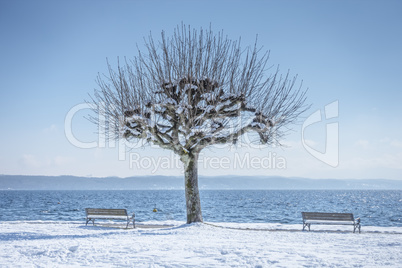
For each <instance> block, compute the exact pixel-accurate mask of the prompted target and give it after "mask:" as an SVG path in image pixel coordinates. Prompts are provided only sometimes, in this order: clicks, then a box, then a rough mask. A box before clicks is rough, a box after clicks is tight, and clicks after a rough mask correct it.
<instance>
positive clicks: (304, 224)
mask: <svg viewBox="0 0 402 268" xmlns="http://www.w3.org/2000/svg"><path fill="white" fill-rule="evenodd" d="M306 227H308V230H309V231H310V223H303V230H302V231H304V229H305V228H306Z"/></svg>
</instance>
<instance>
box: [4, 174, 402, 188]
mask: <svg viewBox="0 0 402 268" xmlns="http://www.w3.org/2000/svg"><path fill="white" fill-rule="evenodd" d="M199 188H200V190H402V180H389V179H308V178H285V177H275V176H271V177H269V176H267V177H262V176H255V177H247V176H216V177H207V176H200V177H199ZM183 189H184V181H183V177H180V176H138V177H129V178H118V177H102V178H101V177H78V176H28V175H0V190H183Z"/></svg>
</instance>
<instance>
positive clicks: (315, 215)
mask: <svg viewBox="0 0 402 268" xmlns="http://www.w3.org/2000/svg"><path fill="white" fill-rule="evenodd" d="M302 217H303V219H304V220H331V221H354V218H353V214H352V213H324V212H302Z"/></svg>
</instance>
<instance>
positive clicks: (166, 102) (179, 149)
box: [92, 25, 307, 223]
mask: <svg viewBox="0 0 402 268" xmlns="http://www.w3.org/2000/svg"><path fill="white" fill-rule="evenodd" d="M145 46H146V53H145V54H144V53H142V52H141V51H140V50H138V56H136V57H134V58H133V59H132V60H130V61H128V60H125V62H124V64H120V63H119V64H118V67H117V69H116V70H114V69H113V68H112V67H111V66H110V64H109V63H108V68H109V73H108V74H107V75H104V76H101V75H99V76H98V80H97V82H98V85H99V90H95V93H94V95H93V96H92V100H93V101H94V102H96V103H103V105H98V106H97V108H94V110H95V112H97V113H102V114H104V115H105V116H106V117H107V118H108V120H109V124H110V123H112V125H114V130H113V131H114V133H115V134H116V138H122V137H124V138H125V139H144V140H146V141H148V142H149V143H152V144H155V145H158V146H160V147H161V148H164V149H169V150H172V151H173V152H174V153H175V154H177V155H178V156H179V157H180V160H181V161H182V162H183V164H184V169H185V196H186V206H187V223H192V222H202V213H201V204H200V196H199V190H198V167H197V160H198V156H199V154H200V152H201V150H202V149H204V148H206V147H208V146H212V145H214V144H235V143H236V142H237V141H238V139H239V138H241V136H242V135H244V134H246V133H251V132H252V133H255V134H254V135H255V137H257V138H258V139H257V142H259V143H261V144H268V145H273V144H280V140H281V138H282V137H283V135H284V134H285V133H286V132H287V130H288V126H289V124H291V123H294V122H296V120H297V118H298V117H299V115H300V114H301V113H302V112H304V111H305V110H306V108H307V107H306V106H305V100H306V92H305V91H303V90H301V85H300V87H298V88H297V89H294V85H295V82H296V77H293V78H290V77H289V73H287V74H286V75H284V76H282V75H280V74H279V72H278V69H276V70H274V72H273V73H272V74H270V75H266V71H267V70H268V69H270V68H268V66H267V62H268V58H269V53H268V52H265V53H263V54H262V55H261V56H259V54H260V50H261V49H260V48H258V47H257V42H256V43H255V44H254V46H253V47H248V48H247V49H246V50H241V47H240V41H232V40H230V39H228V38H227V37H226V36H224V35H223V33H222V32H218V33H217V34H214V33H213V32H212V30H211V29H209V30H203V29H201V30H200V31H196V30H194V29H193V30H191V29H190V27H186V26H185V25H181V26H178V27H177V28H176V29H175V31H174V34H173V36H172V37H166V35H165V33H164V32H162V34H161V40H160V41H159V42H157V43H155V42H154V40H153V38H152V36H151V35H150V36H149V38H148V39H146V40H145ZM93 121H94V122H95V123H97V124H100V123H99V121H98V120H93Z"/></svg>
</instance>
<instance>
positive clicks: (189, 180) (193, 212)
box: [182, 153, 202, 224]
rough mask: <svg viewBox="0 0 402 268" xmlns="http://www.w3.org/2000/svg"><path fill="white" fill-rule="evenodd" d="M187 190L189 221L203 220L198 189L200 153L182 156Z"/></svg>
mask: <svg viewBox="0 0 402 268" xmlns="http://www.w3.org/2000/svg"><path fill="white" fill-rule="evenodd" d="M182 161H183V163H184V177H185V178H184V182H185V186H184V187H185V190H186V191H185V192H186V206H187V223H188V224H189V223H192V222H202V213H201V201H200V192H199V190H198V154H191V153H190V154H187V155H186V156H185V157H182Z"/></svg>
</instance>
